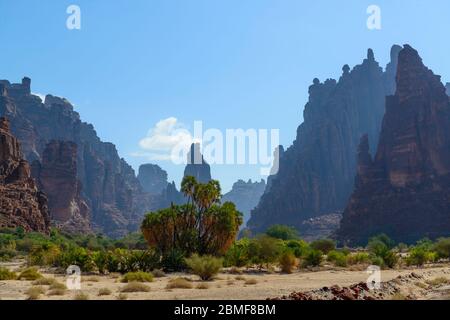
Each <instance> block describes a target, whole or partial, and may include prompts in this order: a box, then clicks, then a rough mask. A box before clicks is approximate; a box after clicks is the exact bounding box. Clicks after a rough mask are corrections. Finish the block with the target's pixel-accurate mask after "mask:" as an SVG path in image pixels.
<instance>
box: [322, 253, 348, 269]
mask: <svg viewBox="0 0 450 320" xmlns="http://www.w3.org/2000/svg"><path fill="white" fill-rule="evenodd" d="M327 260H328V261H330V262H332V263H333V264H334V265H336V266H338V267H346V266H347V256H346V255H345V254H344V253H342V252H340V251H336V250H332V251H330V252H328V255H327Z"/></svg>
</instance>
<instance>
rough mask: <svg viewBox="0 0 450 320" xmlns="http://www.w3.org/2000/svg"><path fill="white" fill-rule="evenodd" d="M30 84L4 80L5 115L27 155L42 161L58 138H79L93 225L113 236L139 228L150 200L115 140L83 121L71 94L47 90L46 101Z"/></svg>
mask: <svg viewBox="0 0 450 320" xmlns="http://www.w3.org/2000/svg"><path fill="white" fill-rule="evenodd" d="M30 85H31V80H30V79H28V78H24V80H23V81H22V83H21V84H11V83H9V82H8V81H5V80H2V81H0V86H1V88H0V89H1V90H0V95H1V100H0V115H5V116H7V117H8V118H9V119H10V121H11V130H12V132H13V133H14V135H15V136H16V137H17V138H18V139H19V141H20V142H21V146H22V151H23V153H24V156H25V159H27V160H28V161H30V162H33V161H34V160H37V161H39V162H42V158H43V154H44V150H45V148H46V146H47V144H48V143H49V142H50V141H52V140H57V141H72V142H74V143H75V144H76V145H77V179H78V180H79V181H80V182H81V184H82V185H83V189H82V190H81V197H82V198H83V199H84V200H85V201H86V204H87V205H88V207H89V208H90V209H91V224H92V226H93V228H94V229H95V230H96V231H100V232H103V233H106V234H108V235H109V236H113V237H118V236H122V235H125V234H127V233H128V232H129V231H134V230H137V229H138V226H139V224H140V221H141V219H142V216H143V214H144V213H145V212H146V211H147V204H148V201H147V198H146V197H144V196H142V194H143V191H142V188H141V186H140V184H139V181H138V180H137V178H136V176H135V173H134V170H133V169H132V168H131V167H130V166H129V165H128V164H127V163H126V161H125V160H124V159H121V158H120V157H119V155H118V153H117V150H116V147H115V146H114V145H113V144H111V143H106V142H102V141H101V140H100V139H99V137H98V136H97V134H96V132H95V130H94V127H93V126H92V125H91V124H87V123H84V122H82V121H81V120H80V116H79V114H78V113H77V112H75V111H74V110H73V106H72V105H71V104H70V103H69V102H68V101H67V100H66V99H63V98H58V97H54V96H51V95H47V97H46V98H45V101H44V102H42V101H41V99H40V98H39V97H37V96H35V95H33V94H31V89H30ZM50 196H52V195H50ZM52 197H53V196H52ZM142 201H143V202H142Z"/></svg>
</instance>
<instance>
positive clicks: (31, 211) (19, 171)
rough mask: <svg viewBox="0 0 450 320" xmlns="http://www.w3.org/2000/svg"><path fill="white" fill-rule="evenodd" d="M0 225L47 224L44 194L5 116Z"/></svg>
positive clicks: (0, 137) (0, 142) (43, 228)
mask: <svg viewBox="0 0 450 320" xmlns="http://www.w3.org/2000/svg"><path fill="white" fill-rule="evenodd" d="M0 87H1V85H0ZM0 89H1V88H0ZM1 99H3V97H0V101H1ZM0 227H2V228H4V227H7V228H15V227H22V228H24V230H26V231H38V232H43V233H48V232H49V228H50V218H49V213H48V207H47V198H46V197H45V195H44V194H43V193H42V192H40V191H39V190H38V189H37V187H36V184H35V181H34V180H33V178H31V169H30V166H29V164H28V162H27V161H25V160H24V159H23V158H22V153H21V151H20V145H19V142H18V141H17V139H16V138H15V137H14V136H13V135H12V134H11V132H10V127H9V122H8V120H6V118H0Z"/></svg>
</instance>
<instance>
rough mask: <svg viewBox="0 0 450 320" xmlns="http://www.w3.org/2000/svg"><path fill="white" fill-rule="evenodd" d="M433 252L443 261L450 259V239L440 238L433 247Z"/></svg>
mask: <svg viewBox="0 0 450 320" xmlns="http://www.w3.org/2000/svg"><path fill="white" fill-rule="evenodd" d="M433 250H434V251H435V252H436V253H437V255H438V257H439V258H441V259H449V258H450V238H440V239H438V241H437V242H436V244H435V245H434V247H433Z"/></svg>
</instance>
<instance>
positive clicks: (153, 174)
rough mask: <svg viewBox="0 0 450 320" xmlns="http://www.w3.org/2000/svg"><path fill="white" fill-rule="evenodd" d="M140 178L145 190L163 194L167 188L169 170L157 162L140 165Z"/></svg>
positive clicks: (154, 193) (153, 193)
mask: <svg viewBox="0 0 450 320" xmlns="http://www.w3.org/2000/svg"><path fill="white" fill-rule="evenodd" d="M138 180H139V182H140V183H141V185H142V188H143V189H144V191H145V192H148V193H150V194H152V195H159V194H161V193H162V192H163V191H164V189H165V188H167V185H168V182H167V172H166V171H164V170H162V169H161V168H160V167H159V166H158V165H155V164H143V165H141V166H140V167H139V174H138Z"/></svg>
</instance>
